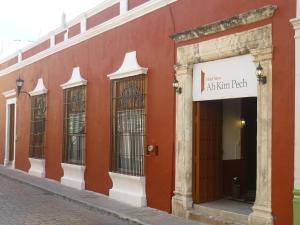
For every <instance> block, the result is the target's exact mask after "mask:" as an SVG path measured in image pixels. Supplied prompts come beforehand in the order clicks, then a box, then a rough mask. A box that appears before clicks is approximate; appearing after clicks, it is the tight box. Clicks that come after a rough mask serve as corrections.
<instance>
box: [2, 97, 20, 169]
mask: <svg viewBox="0 0 300 225" xmlns="http://www.w3.org/2000/svg"><path fill="white" fill-rule="evenodd" d="M10 105H15V114H14V150H13V152H14V159H13V160H12V161H9V158H10V157H9V152H10V149H9V147H10V146H9V139H10V107H9V106H10ZM16 127H17V98H9V99H7V100H6V121H5V154H4V166H7V167H10V168H13V169H14V168H15V161H16V141H17V132H16Z"/></svg>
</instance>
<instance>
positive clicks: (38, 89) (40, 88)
mask: <svg viewBox="0 0 300 225" xmlns="http://www.w3.org/2000/svg"><path fill="white" fill-rule="evenodd" d="M47 92H48V90H47V88H46V87H45V85H44V82H43V78H40V79H38V82H37V84H36V86H35V89H34V90H32V91H30V92H29V95H30V96H36V95H42V94H46V93H47Z"/></svg>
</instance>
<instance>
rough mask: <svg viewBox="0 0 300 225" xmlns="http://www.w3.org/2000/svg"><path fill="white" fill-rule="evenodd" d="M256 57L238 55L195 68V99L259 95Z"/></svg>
mask: <svg viewBox="0 0 300 225" xmlns="http://www.w3.org/2000/svg"><path fill="white" fill-rule="evenodd" d="M253 60H254V58H253V57H252V56H251V55H243V56H236V57H231V58H226V59H220V60H216V61H210V62H205V63H198V64H195V65H194V68H193V101H206V100H216V99H229V98H243V97H256V96H257V81H256V76H255V64H254V63H253Z"/></svg>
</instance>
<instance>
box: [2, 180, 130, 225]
mask: <svg viewBox="0 0 300 225" xmlns="http://www.w3.org/2000/svg"><path fill="white" fill-rule="evenodd" d="M0 224H1V225H127V224H129V222H128V221H125V220H121V219H120V218H117V217H114V216H112V215H109V214H106V213H104V212H99V211H96V210H92V209H89V208H87V207H86V206H83V205H80V204H78V203H75V202H72V201H69V200H67V199H64V198H61V197H59V196H56V195H54V194H52V193H50V192H48V191H44V190H41V189H38V188H35V187H32V186H30V185H28V184H24V183H21V182H18V181H16V180H11V179H8V178H5V177H3V176H0Z"/></svg>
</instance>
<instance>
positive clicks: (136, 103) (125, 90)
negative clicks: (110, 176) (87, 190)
mask: <svg viewBox="0 0 300 225" xmlns="http://www.w3.org/2000/svg"><path fill="white" fill-rule="evenodd" d="M145 103H146V76H145V75H139V76H134V77H129V78H124V79H120V80H114V81H112V110H111V112H112V132H113V133H112V142H113V143H112V154H111V171H113V172H117V173H123V174H128V175H134V176H143V175H144V152H145V138H146V132H145V121H146V113H145V112H146V109H145V105H146V104H145Z"/></svg>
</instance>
